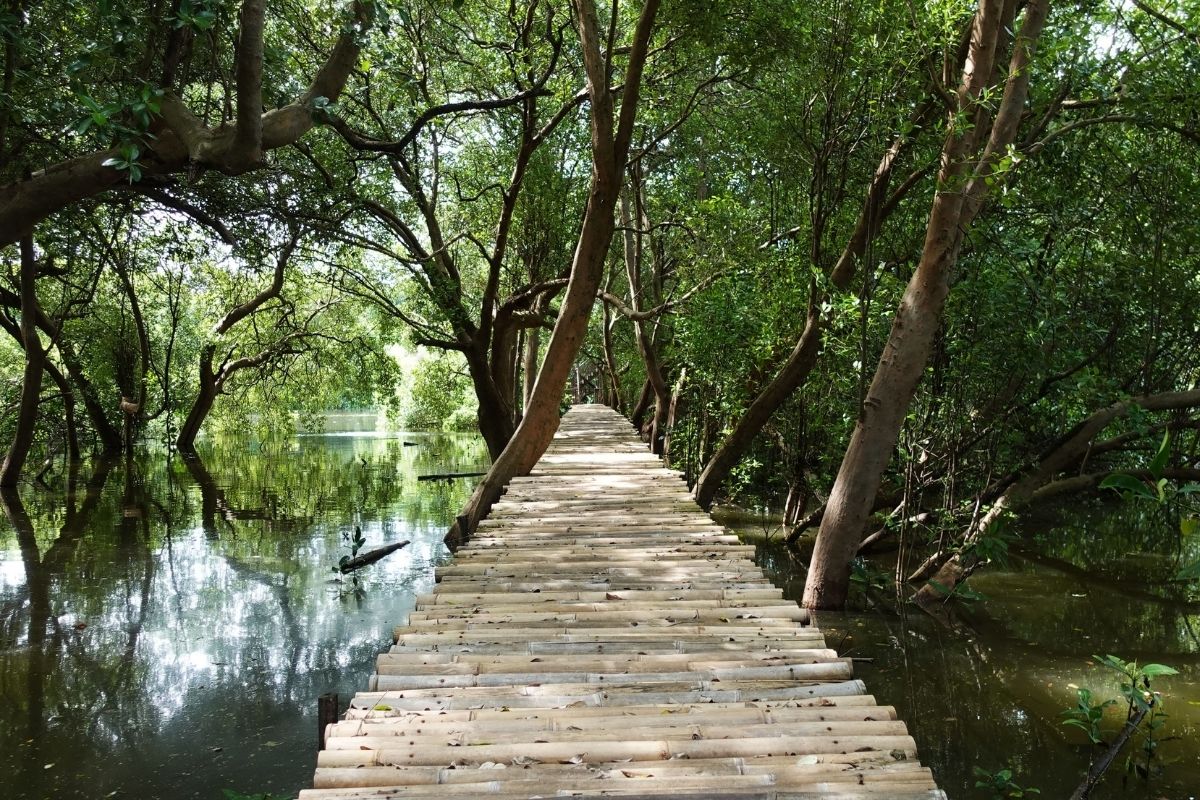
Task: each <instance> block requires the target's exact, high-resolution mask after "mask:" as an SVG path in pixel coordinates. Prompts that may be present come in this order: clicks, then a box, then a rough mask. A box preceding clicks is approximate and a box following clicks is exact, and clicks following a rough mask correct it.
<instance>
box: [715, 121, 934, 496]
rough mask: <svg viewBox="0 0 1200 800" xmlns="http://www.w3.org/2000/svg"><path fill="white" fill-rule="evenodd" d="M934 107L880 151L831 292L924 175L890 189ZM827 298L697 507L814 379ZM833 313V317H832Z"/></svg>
mask: <svg viewBox="0 0 1200 800" xmlns="http://www.w3.org/2000/svg"><path fill="white" fill-rule="evenodd" d="M934 108H935V105H934V104H933V103H923V104H921V106H920V107H918V108H917V109H916V110H915V111H914V112H913V114H912V117H911V122H912V127H913V131H912V132H909V133H906V134H904V135H902V136H899V137H897V138H896V139H895V140H893V141H892V144H891V145H890V146H889V147H888V149H887V150H886V151H885V152H884V154H883V157H882V158H881V159H880V161H879V165H878V166H877V167H876V168H875V174H874V175H873V176H872V177H871V183H870V185H869V186H868V187H867V197H866V199H865V200H864V202H863V205H862V208H861V209H860V210H859V214H858V220H857V221H856V222H855V225H854V230H853V232H852V233H851V234H850V239H849V241H848V242H847V243H846V247H845V249H843V250H842V253H841V255H840V256H839V257H838V260H837V263H836V264H835V265H834V267H833V269H832V270H831V271H830V273H829V285H830V287H831V289H832V291H834V292H844V291H846V290H847V289H848V288H849V287H850V282H851V281H852V280H853V279H854V275H855V273H856V272H857V268H858V264H859V262H860V261H862V259H863V257H864V256H865V255H866V254H867V250H868V248H869V247H870V245H871V242H872V241H874V239H875V237H876V235H878V233H879V231H880V229H881V228H882V227H883V223H884V221H886V220H887V218H888V217H889V216H891V214H892V212H893V211H895V209H896V207H897V206H898V205H899V203H900V201H901V200H902V199H903V198H904V197H905V196H906V195H907V194H908V193H909V192H910V191H911V190H912V188H913V187H914V186H915V185H916V183H917V181H918V180H919V179H920V178H921V176H922V175H923V174H924V172H923V171H922V170H918V171H916V172H914V173H913V174H912V175H910V176H909V177H908V178H907V179H906V180H904V181H902V182H901V184H900V185H899V186H898V187H897V188H896V189H895V190H894V191H892V190H891V180H892V173H893V172H894V170H895V167H896V163H897V161H899V159H900V157H901V155H903V154H904V152H905V151H906V150H907V149H908V147H909V145H910V144H911V143H912V140H913V136H914V135H915V132H916V131H919V130H920V129H921V128H922V127H924V126H925V125H926V124H927V123H928V122H929V120H930V117H931V112H932V110H933V109H934ZM828 296H829V295H828V293H825V292H821V293H818V292H817V289H816V287H815V286H814V287H813V289H812V291H811V292H810V302H809V309H808V314H807V317H806V319H805V321H804V330H803V331H802V332H801V333H800V338H799V339H798V340H797V341H796V345H795V347H793V348H792V352H791V353H789V354H788V358H787V361H785V362H784V363H783V366H782V367H780V369H779V372H778V373H777V374H776V375H775V377H774V378H772V379H771V382H770V383H768V384H767V385H766V386H765V387H764V388H763V390H762V391H761V392H759V394H758V396H756V397H755V398H754V400H753V401H752V402H751V403H750V407H749V408H747V409H746V413H744V414H743V415H742V416H741V418H740V419H738V421H737V423H736V424H735V425H734V428H733V430H732V431H731V432H730V433H729V435H728V436H726V437H725V438H724V439H723V440H722V441H721V444H720V446H718V447H717V450H716V452H714V453H713V455H712V457H711V458H710V459H709V460H708V462H707V463H706V464H705V465H704V470H703V471H702V472H701V473H700V477H699V478H698V479H697V481H696V486H695V488H694V489H693V490H692V493H693V495H694V496H695V498H696V502H697V503H699V504H700V505H701V506H703V507H704V508H709V507H710V506H711V505H712V502H713V500H714V499H715V498H716V495H717V492H718V491H720V489H721V486H722V485H723V484H724V483H725V480H726V479H727V478H728V477H729V473H730V471H732V470H733V468H734V467H736V466H737V465H738V462H739V461H741V459H742V456H744V455H745V454H746V451H747V450H748V449H750V445H751V444H752V443H753V442H754V438H755V437H756V436H758V434H759V433H760V432H761V431H762V429H763V427H764V426H765V425H766V424H767V421H768V420H769V419H770V418H771V416H772V415H773V414H774V413H775V412H776V411H777V410H778V409H779V408H780V407H781V406H782V405H783V404H784V403H785V402H786V401H787V399H788V398H789V397H791V396H792V395H793V394H794V393H795V392H796V390H798V389H799V388H800V387H801V386H803V385H804V383H805V381H807V380H808V376H809V375H810V374H812V371H813V368H814V367H815V366H816V364H817V358H818V355H819V353H820V351H821V339H822V337H823V335H824V331H825V325H826V320H825V319H823V318H822V317H821V313H820V307H821V306H822V305H824V304H825V300H826V299H827V298H828ZM830 313H832V312H830Z"/></svg>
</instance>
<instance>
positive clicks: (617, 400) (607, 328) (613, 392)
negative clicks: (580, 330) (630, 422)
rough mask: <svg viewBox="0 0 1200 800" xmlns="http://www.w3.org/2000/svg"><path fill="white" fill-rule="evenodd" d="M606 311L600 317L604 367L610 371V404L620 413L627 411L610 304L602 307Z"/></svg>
mask: <svg viewBox="0 0 1200 800" xmlns="http://www.w3.org/2000/svg"><path fill="white" fill-rule="evenodd" d="M602 311H603V312H604V314H603V316H602V317H601V319H600V325H601V326H602V327H601V328H600V332H601V334H602V335H603V342H604V367H605V371H606V372H607V373H608V394H609V402H608V405H610V406H612V407H613V408H614V409H615V410H616V411H617V412H618V413H620V414H624V413H625V404H624V403H622V402H621V379H620V378H619V377H618V376H617V356H616V353H615V352H614V350H613V338H612V326H613V320H612V314H611V313H610V311H609V309H608V306H607V305H604V306H603V308H602Z"/></svg>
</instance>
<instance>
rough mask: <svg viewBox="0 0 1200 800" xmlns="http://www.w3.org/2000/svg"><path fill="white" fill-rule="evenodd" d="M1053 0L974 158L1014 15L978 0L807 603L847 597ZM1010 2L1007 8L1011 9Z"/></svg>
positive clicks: (1035, 10)
mask: <svg viewBox="0 0 1200 800" xmlns="http://www.w3.org/2000/svg"><path fill="white" fill-rule="evenodd" d="M1047 2H1048V0H1033V2H1031V3H1029V5H1028V6H1027V7H1026V12H1025V22H1024V24H1023V26H1022V30H1021V35H1020V38H1019V40H1018V42H1017V43H1016V46H1015V47H1014V49H1013V56H1012V64H1011V66H1010V69H1009V71H1008V81H1007V84H1006V86H1005V93H1004V98H1003V99H1002V101H1001V104H1000V109H999V111H998V112H997V116H996V122H995V124H994V125H993V127H992V130H991V135H990V137H989V141H988V143H987V147H986V149H985V150H984V151H983V154H982V157H981V158H980V161H979V162H978V164H976V163H975V162H974V161H973V160H972V157H973V154H974V153H975V149H976V147H977V146H978V144H979V143H980V142H981V141H982V138H981V136H982V134H983V133H984V128H985V125H986V122H987V112H986V110H985V109H984V108H983V107H982V106H980V105H979V104H978V102H977V98H978V97H979V95H980V93H981V92H982V91H983V89H984V88H985V86H986V85H987V84H988V82H989V81H990V79H991V76H992V68H993V64H994V63H995V62H996V56H997V52H996V50H997V46H998V43H999V42H1001V41H1003V37H1004V36H1005V35H1006V34H1005V31H1006V30H1007V29H1008V27H1009V26H1010V25H1011V23H1012V19H1011V16H1010V15H1011V10H1012V8H1013V7H1014V6H1012V5H1007V4H1006V3H1004V2H1001V0H980V3H979V7H978V10H977V11H976V15H975V21H974V25H973V30H972V36H971V45H970V54H969V57H968V58H967V60H966V62H965V65H964V68H963V75H962V82H961V84H960V87H959V90H958V110H959V112H960V113H961V115H962V116H963V117H964V119H965V120H967V121H968V124H964V123H963V121H961V120H959V121H958V122H957V125H956V120H955V118H954V117H955V116H958V115H954V116H952V118H951V119H950V133H949V134H948V135H947V138H946V142H945V144H944V145H943V148H942V161H941V170H940V172H939V175H938V191H937V194H936V195H935V196H934V201H933V209H932V211H931V212H930V215H929V223H928V225H927V227H926V233H925V244H924V247H923V249H922V254H921V260H920V262H919V263H918V265H917V269H916V272H915V273H914V274H913V276H912V279H911V280H910V281H909V283H908V286H907V288H906V289H905V292H904V296H903V298H902V299H901V301H900V308H899V309H898V311H897V313H896V317H895V319H894V320H893V322H892V329H891V333H890V334H889V335H888V340H887V343H886V345H885V346H884V350H883V354H882V355H881V356H880V360H879V364H878V366H877V367H876V370H875V376H874V378H873V379H872V381H871V386H870V388H869V389H868V391H867V398H866V399H865V400H864V401H863V404H862V407H861V409H860V411H859V417H858V422H857V423H856V425H855V427H854V433H853V434H852V435H851V438H850V444H849V446H848V447H847V449H846V454H845V456H844V457H843V459H842V465H841V467H840V469H839V470H838V476H837V480H836V482H835V483H834V486H833V491H832V492H831V493H830V496H829V502H828V503H827V505H826V510H825V516H824V518H823V519H822V521H821V529H820V531H819V532H818V534H817V541H816V545H815V547H814V550H813V556H812V561H811V564H810V567H809V573H808V578H807V580H806V582H805V587H804V599H803V604H804V606H805V607H806V608H818V609H829V608H840V607H842V606H844V605H845V602H846V595H847V592H848V590H849V585H850V562H851V560H852V559H853V558H854V555H855V553H856V552H857V550H858V545H859V542H860V540H861V537H862V533H863V530H864V528H865V526H866V522H867V517H868V516H869V515H870V511H871V506H872V503H873V502H874V500H875V495H876V493H877V492H878V491H879V485H880V483H881V481H882V478H883V471H884V469H885V468H886V467H887V464H888V461H889V460H890V459H891V455H892V450H893V449H894V448H895V446H896V439H897V436H898V435H899V432H900V427H901V425H902V424H903V422H904V418H905V416H906V414H907V413H908V408H909V405H910V403H911V402H912V397H913V394H914V393H915V391H916V388H917V384H918V383H919V382H920V379H921V376H922V374H923V373H924V371H925V366H926V363H927V362H928V360H929V354H930V351H931V349H932V346H933V339H934V335H935V334H936V333H937V330H938V327H939V326H940V324H941V313H942V309H943V308H944V306H945V303H946V297H947V295H948V294H949V290H950V288H949V287H950V283H949V281H950V272H951V270H952V269H953V268H954V266H955V264H956V263H957V260H958V252H959V248H960V246H961V243H962V237H963V234H964V232H965V229H966V227H967V226H968V225H970V223H971V220H972V219H973V217H974V214H975V213H976V212H977V211H978V208H979V205H978V202H977V201H976V200H975V198H974V197H973V196H972V191H974V192H977V193H978V195H982V194H983V193H984V192H985V191H986V188H985V187H986V181H984V180H981V179H980V178H983V177H985V176H986V174H988V173H987V170H990V167H991V163H992V162H991V159H992V157H993V156H992V154H994V153H996V152H1002V151H1003V150H1004V149H1006V148H1007V145H1008V144H1009V143H1011V142H1012V140H1013V139H1014V138H1015V136H1016V124H1017V122H1018V121H1019V117H1020V110H1021V109H1022V108H1023V107H1024V103H1025V95H1026V93H1027V90H1028V80H1029V76H1028V71H1029V63H1028V61H1029V58H1030V57H1031V55H1032V48H1033V44H1034V42H1036V41H1037V38H1038V36H1039V35H1040V32H1041V26H1042V23H1043V22H1044V21H1045V15H1046V10H1047V8H1046V3H1047ZM1006 9H1008V12H1009V15H1006V14H1005V10H1006ZM1014 115H1015V116H1014ZM969 169H974V170H975V174H974V177H975V178H976V179H979V180H971V181H970V182H969V183H968V178H971V177H972V176H971V173H970V172H969V171H968V170H969ZM969 197H971V200H970V201H968V198H969Z"/></svg>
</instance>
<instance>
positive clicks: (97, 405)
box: [58, 341, 121, 456]
mask: <svg viewBox="0 0 1200 800" xmlns="http://www.w3.org/2000/svg"><path fill="white" fill-rule="evenodd" d="M58 353H59V355H60V356H61V357H62V362H63V366H65V367H66V368H67V375H68V376H69V377H70V378H71V382H72V383H74V384H75V387H76V388H77V389H78V390H79V398H80V399H81V400H82V401H83V409H84V411H86V412H87V418H88V421H89V422H90V423H91V424H92V430H93V431H95V432H96V436H97V437H99V439H100V447H101V452H102V453H103V454H104V455H106V456H107V455H112V454H114V453H119V452H120V451H121V431H120V430H118V429H117V426H116V425H113V424H112V420H110V419H109V418H108V414H107V412H106V411H105V410H104V403H102V402H101V400H100V397H99V395H97V394H96V387H95V386H94V385H92V382H91V381H90V380H88V377H87V375H85V374H84V372H83V365H82V364H81V363H80V362H79V356H78V355H77V354H76V353H75V351H74V349H73V348H72V347H71V346H70V345H69V344H67V343H65V342H62V341H60V342H59V343H58Z"/></svg>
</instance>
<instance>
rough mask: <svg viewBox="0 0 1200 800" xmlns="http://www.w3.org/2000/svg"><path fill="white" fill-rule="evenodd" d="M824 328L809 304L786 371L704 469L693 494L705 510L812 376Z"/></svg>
mask: <svg viewBox="0 0 1200 800" xmlns="http://www.w3.org/2000/svg"><path fill="white" fill-rule="evenodd" d="M822 327H823V325H822V322H821V317H820V311H819V310H818V309H817V308H816V307H815V306H814V305H811V304H810V306H809V309H808V317H807V319H806V321H805V323H804V332H803V333H801V334H800V340H799V341H798V342H796V346H795V347H794V348H793V349H792V352H791V355H789V356H788V360H787V361H786V362H785V363H784V365H783V368H782V369H780V370H779V374H777V375H776V376H775V377H774V378H773V379H772V380H771V382H770V383H768V384H767V386H766V388H764V389H763V390H762V391H761V392H759V394H758V396H757V397H755V398H754V400H753V401H752V402H751V403H750V407H749V408H747V409H746V413H745V414H743V415H742V417H741V419H739V420H738V422H737V425H735V426H734V429H733V431H731V432H730V434H729V435H728V436H726V437H725V439H724V440H722V442H721V445H720V446H719V447H718V448H717V451H716V452H715V453H713V455H712V458H710V459H709V460H708V463H707V464H705V465H704V471H703V472H701V473H700V477H699V479H698V480H697V481H696V486H695V488H694V489H693V490H692V493H693V495H694V496H695V498H696V502H697V503H699V504H700V506H701V507H702V508H710V507H711V506H712V503H713V500H714V499H715V498H716V496H717V491H718V490H719V489H720V488H721V485H722V484H724V483H725V479H726V478H727V477H729V472H730V470H732V469H733V468H734V467H736V466H737V463H738V461H740V460H741V458H742V456H743V455H744V454H745V452H746V450H747V449H748V448H749V447H750V443H751V442H753V441H754V437H755V436H757V435H758V434H759V432H760V431H761V430H762V429H763V426H764V425H766V424H767V420H769V419H770V418H771V415H772V414H774V413H775V410H776V409H778V408H779V407H780V406H781V405H783V403H784V401H786V400H787V399H788V398H789V397H790V396H791V395H792V392H794V391H796V389H798V388H799V387H800V385H801V384H802V383H804V381H805V379H807V378H808V375H809V373H810V372H812V369H813V366H815V365H816V363H817V354H818V353H819V352H820V349H821V330H822Z"/></svg>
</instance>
